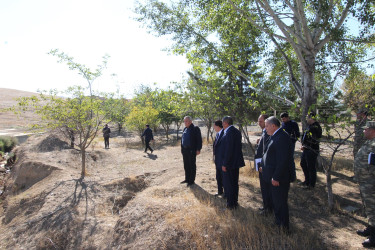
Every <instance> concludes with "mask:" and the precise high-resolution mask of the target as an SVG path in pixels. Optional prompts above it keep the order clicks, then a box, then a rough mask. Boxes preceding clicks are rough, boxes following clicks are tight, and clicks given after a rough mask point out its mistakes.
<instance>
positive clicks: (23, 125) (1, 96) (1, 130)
mask: <svg viewBox="0 0 375 250" xmlns="http://www.w3.org/2000/svg"><path fill="white" fill-rule="evenodd" d="M33 95H38V93H32V92H27V91H21V90H15V89H6V88H0V100H1V101H0V135H2V134H10V135H14V134H19V133H22V132H24V131H26V130H27V128H28V125H29V124H30V121H37V120H38V117H37V116H35V115H34V114H33V113H32V112H25V113H24V114H23V116H22V118H19V117H18V116H17V115H15V114H14V113H12V112H4V109H7V108H10V107H12V106H14V105H16V104H17V100H16V99H17V98H21V97H30V96H33Z"/></svg>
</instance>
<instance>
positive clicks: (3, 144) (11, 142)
mask: <svg viewBox="0 0 375 250" xmlns="http://www.w3.org/2000/svg"><path fill="white" fill-rule="evenodd" d="M17 143H18V140H17V138H16V137H11V136H0V151H1V152H4V153H6V152H10V151H12V149H13V148H14V147H15V146H16V145H17Z"/></svg>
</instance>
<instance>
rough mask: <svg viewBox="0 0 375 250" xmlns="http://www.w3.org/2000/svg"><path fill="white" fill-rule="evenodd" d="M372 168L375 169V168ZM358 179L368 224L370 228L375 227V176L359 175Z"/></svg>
mask: <svg viewBox="0 0 375 250" xmlns="http://www.w3.org/2000/svg"><path fill="white" fill-rule="evenodd" d="M371 167H372V168H374V169H375V166H370V168H371ZM363 170H365V169H363ZM359 172H362V171H359ZM366 172H367V171H366ZM374 172H375V171H374ZM357 178H358V179H357V180H358V183H359V189H360V191H361V196H362V201H363V204H364V206H365V211H366V215H367V219H368V223H369V225H370V226H373V227H375V175H369V174H368V172H367V175H360V174H359V175H357Z"/></svg>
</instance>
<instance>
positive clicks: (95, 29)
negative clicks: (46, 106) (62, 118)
mask: <svg viewBox="0 0 375 250" xmlns="http://www.w3.org/2000/svg"><path fill="white" fill-rule="evenodd" d="M133 4H134V1H133V0H106V1H104V0H64V1H57V0H33V1H30V0H0V69H1V73H0V88H12V89H19V90H26V91H32V92H35V91H37V90H38V89H41V90H49V89H55V88H56V89H59V90H64V89H66V88H67V87H68V86H72V85H82V86H86V84H87V82H86V81H85V80H84V79H83V78H82V77H81V76H80V75H78V74H77V72H75V71H70V70H69V69H68V67H67V66H66V64H59V63H57V58H56V57H53V56H51V55H48V54H47V53H48V52H49V51H50V50H51V49H59V50H60V51H63V52H65V53H67V54H68V55H69V56H72V57H74V59H75V61H76V62H77V63H81V64H85V65H86V66H88V67H90V68H91V69H95V68H96V66H97V65H98V64H100V63H101V60H102V57H103V56H104V55H105V54H109V55H110V56H111V58H110V59H109V61H108V67H107V69H106V70H105V71H104V74H103V76H102V77H100V78H98V79H97V80H95V81H94V83H93V89H95V90H99V91H107V92H114V91H115V90H116V89H117V86H119V87H120V91H121V92H122V93H123V94H125V95H127V96H130V95H131V94H132V93H133V91H134V89H135V88H137V87H138V86H139V85H140V84H147V85H152V84H153V83H155V82H156V83H157V84H158V86H159V87H161V88H166V87H167V86H168V85H169V84H170V82H173V81H178V82H179V81H181V80H182V79H183V77H184V75H185V72H186V71H187V70H188V68H189V65H188V64H187V62H186V59H185V58H184V57H182V56H173V55H169V54H168V53H167V52H166V51H162V49H164V48H166V47H168V46H169V45H170V43H171V42H170V41H168V40H167V39H166V38H164V37H161V38H157V37H154V36H152V35H150V34H148V33H147V31H146V29H145V28H142V27H141V24H140V23H138V22H136V21H134V20H133V19H132V17H133V16H134V13H133V12H132V11H131V8H133ZM112 74H116V75H117V76H115V77H113V76H111V75H112Z"/></svg>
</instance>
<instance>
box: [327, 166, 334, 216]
mask: <svg viewBox="0 0 375 250" xmlns="http://www.w3.org/2000/svg"><path fill="white" fill-rule="evenodd" d="M330 169H331V166H329V169H328V170H327V171H326V180H327V195H328V209H329V211H330V212H331V211H333V207H334V201H333V192H332V178H331V170H330Z"/></svg>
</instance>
